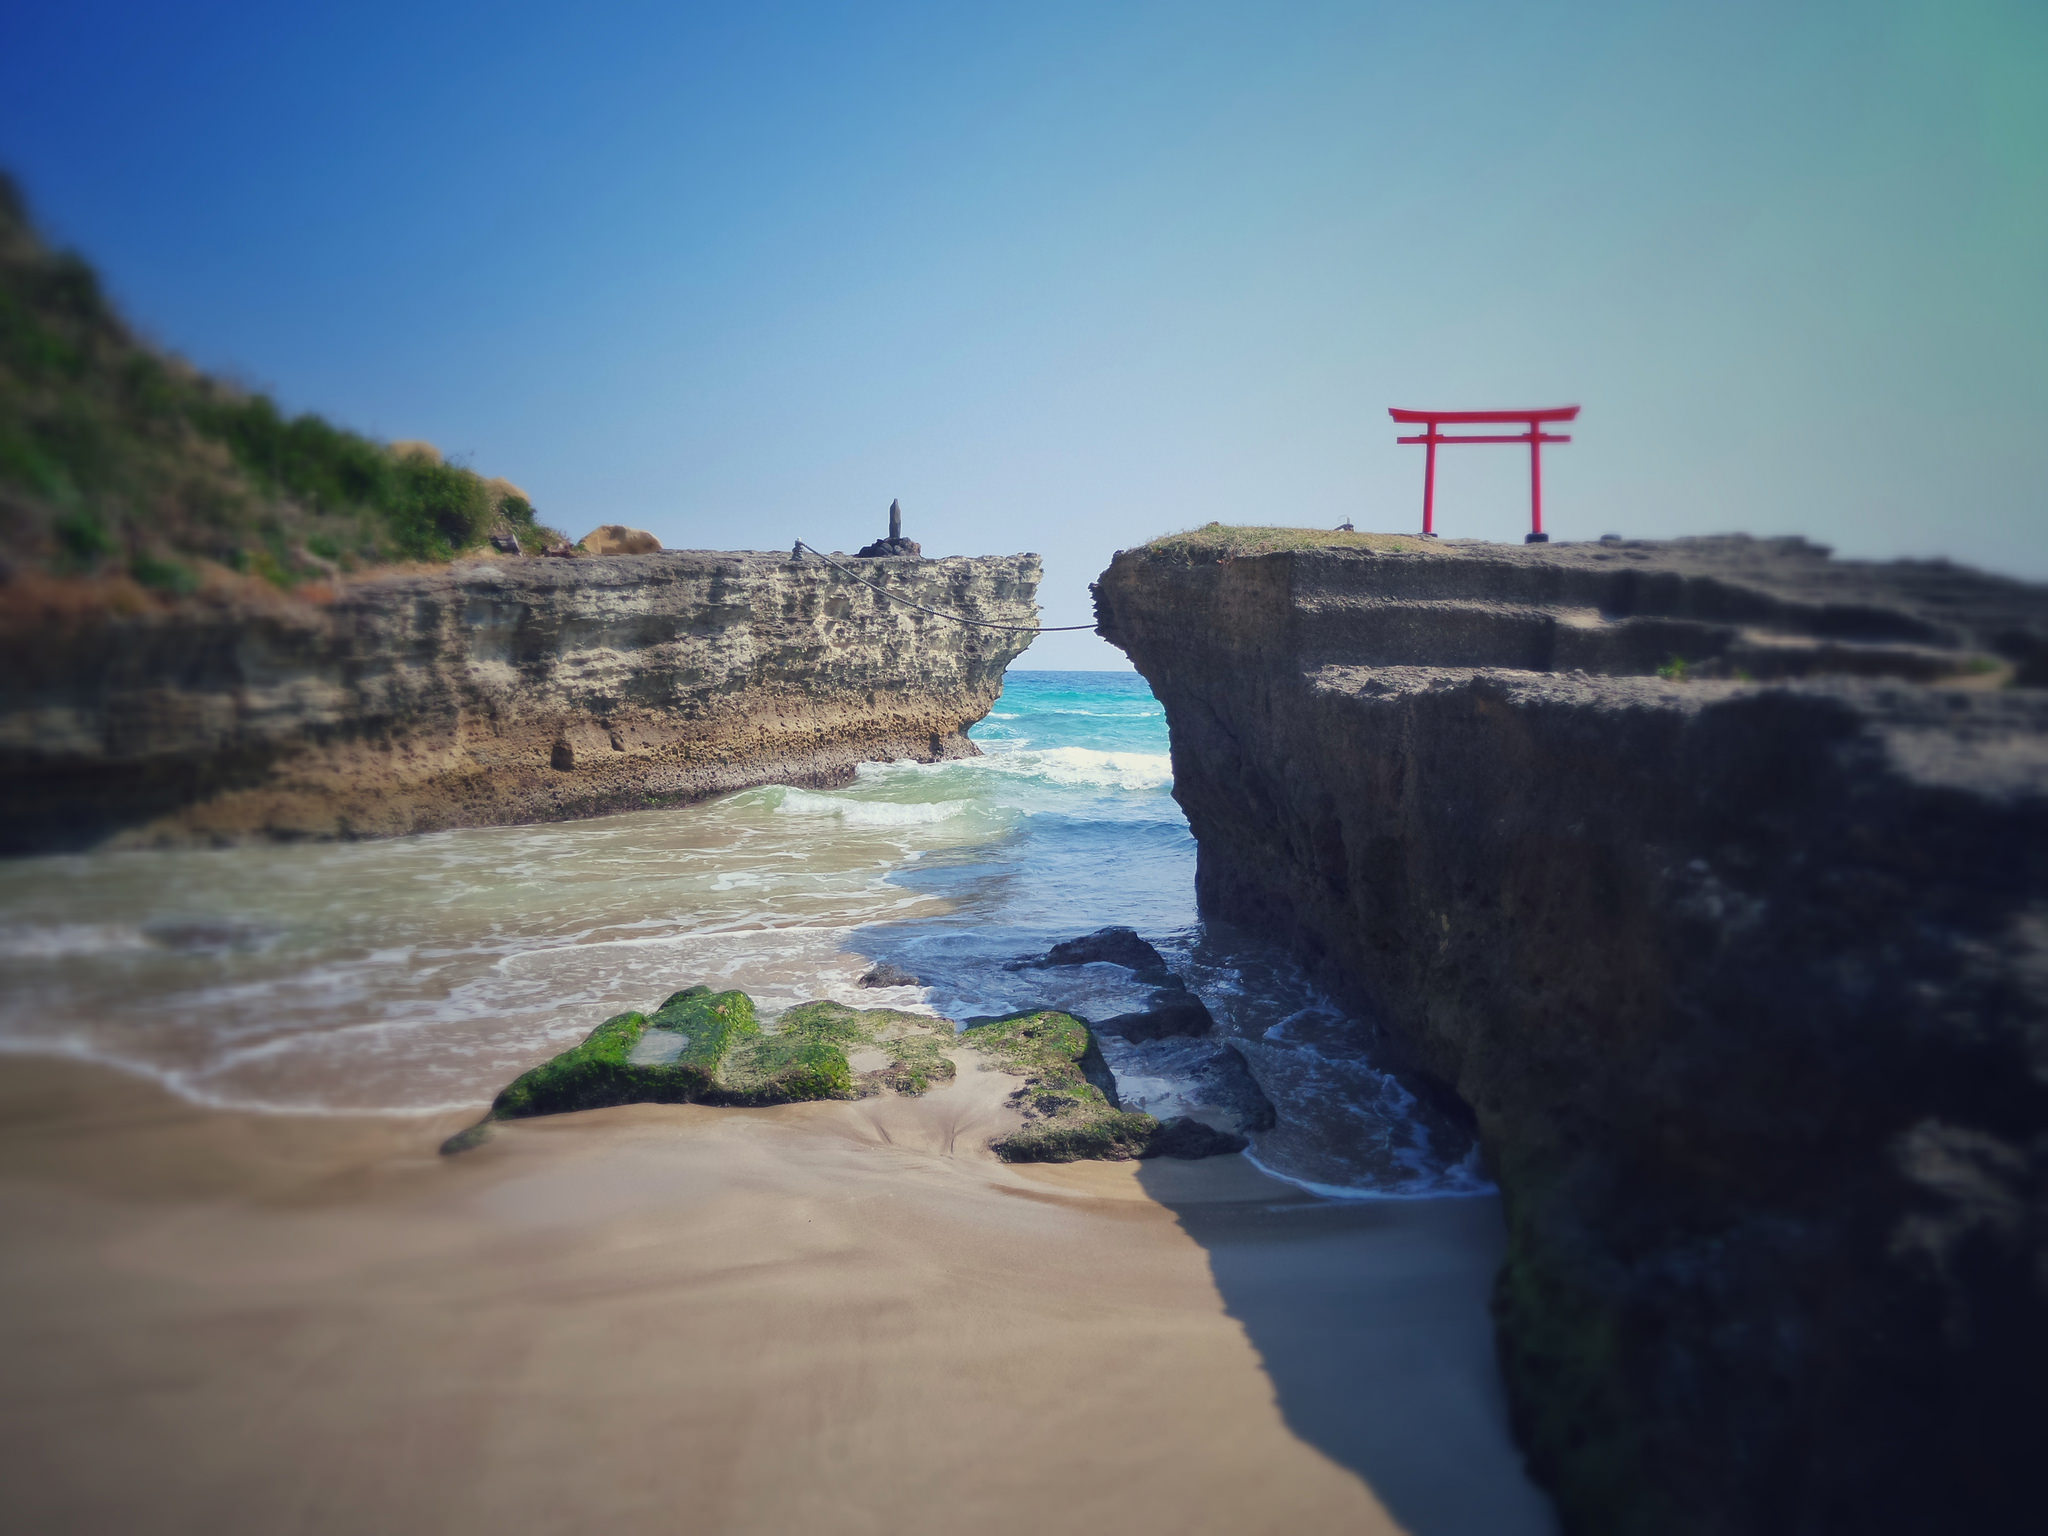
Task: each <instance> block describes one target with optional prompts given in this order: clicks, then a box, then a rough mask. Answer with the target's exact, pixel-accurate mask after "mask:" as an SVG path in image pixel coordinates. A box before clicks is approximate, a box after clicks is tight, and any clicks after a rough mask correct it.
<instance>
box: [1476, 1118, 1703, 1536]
mask: <svg viewBox="0 0 2048 1536" xmlns="http://www.w3.org/2000/svg"><path fill="white" fill-rule="evenodd" d="M1497 1171H1498V1174H1499V1177H1500V1183H1501V1187H1502V1190H1503V1191H1504V1192H1505V1193H1506V1194H1507V1196H1508V1200H1507V1207H1508V1250H1507V1257H1506V1259H1505V1261H1504V1262H1503V1263H1502V1265H1501V1269H1500V1273H1499V1275H1498V1277H1497V1278H1496V1280H1495V1282H1494V1294H1493V1315H1494V1322H1495V1325H1496V1329H1497V1341H1498V1350H1499V1357H1500V1364H1501V1376H1502V1379H1503V1381H1504V1382H1505V1384H1506V1386H1507V1389H1508V1401H1509V1407H1510V1412H1511V1414H1512V1417H1513V1420H1514V1427H1515V1437H1516V1439H1517V1440H1518V1441H1519V1442H1520V1443H1521V1445H1522V1447H1523V1451H1524V1454H1525V1456H1526V1457H1527V1459H1528V1463H1529V1470H1530V1472H1531V1473H1532V1474H1533V1475H1534V1476H1535V1478H1536V1480H1537V1481H1538V1482H1540V1483H1542V1484H1543V1485H1544V1486H1545V1487H1546V1488H1548V1489H1550V1490H1551V1492H1552V1493H1553V1494H1554V1495H1555V1496H1556V1498H1557V1501H1558V1504H1559V1506H1560V1507H1561V1508H1564V1509H1568V1510H1570V1511H1572V1512H1573V1516H1574V1521H1575V1527H1576V1528H1583V1529H1585V1530H1599V1531H1613V1532H1616V1533H1617V1536H1656V1533H1660V1532H1664V1531H1671V1530H1677V1529H1681V1528H1683V1527H1684V1526H1685V1523H1686V1522H1685V1521H1684V1520H1683V1519H1682V1518H1681V1512H1680V1511H1678V1510H1676V1509H1673V1508H1672V1507H1671V1506H1670V1502H1669V1500H1668V1498H1667V1497H1666V1496H1665V1494H1664V1493H1663V1492H1662V1490H1661V1489H1660V1488H1659V1487H1657V1486H1656V1484H1655V1483H1654V1481H1653V1480H1651V1479H1649V1478H1647V1477H1646V1476H1645V1473H1644V1468H1645V1466H1646V1464H1647V1460H1648V1458H1647V1456H1646V1454H1645V1450H1644V1447H1643V1445H1642V1443H1641V1432H1642V1426H1643V1424H1644V1422H1645V1416H1644V1414H1643V1412H1642V1411H1641V1409H1640V1407H1639V1405H1636V1404H1633V1403H1632V1402H1631V1401H1630V1398H1629V1392H1628V1387H1627V1382H1628V1375H1629V1373H1628V1370H1627V1361H1626V1358H1625V1357H1626V1355H1627V1349H1626V1347H1625V1339H1624V1332H1623V1323H1622V1320H1621V1317H1620V1315H1619V1313H1618V1312H1617V1310H1616V1308H1615V1306H1614V1304H1613V1302H1612V1301H1611V1300H1610V1299H1609V1298H1606V1297H1603V1296H1601V1295H1599V1294H1597V1293H1596V1292H1595V1291H1593V1290H1591V1289H1589V1288H1588V1287H1587V1286H1586V1284H1585V1283H1584V1274H1585V1270H1586V1265H1585V1263H1584V1262H1578V1263H1574V1262H1572V1260H1571V1258H1570V1257H1569V1255H1568V1254H1566V1253H1565V1252H1562V1251H1560V1250H1558V1249H1556V1248H1555V1247H1554V1246H1553V1245H1552V1244H1550V1243H1547V1242H1546V1241H1545V1239H1544V1237H1543V1235H1542V1234H1543V1231H1544V1229H1545V1228H1546V1226H1551V1225H1563V1226H1565V1227H1566V1229H1569V1224H1568V1223H1564V1224H1559V1223H1541V1222H1538V1221H1536V1220H1534V1219H1532V1213H1533V1211H1534V1210H1535V1209H1536V1208H1537V1207H1538V1206H1539V1205H1540V1204H1542V1203H1544V1202H1546V1201H1554V1200H1557V1199H1558V1198H1559V1197H1558V1196H1557V1195H1556V1193H1555V1191H1554V1181H1555V1179H1556V1178H1557V1173H1556V1171H1555V1170H1554V1169H1553V1168H1550V1167H1547V1166H1545V1164H1544V1163H1543V1162H1542V1161H1541V1160H1537V1159H1527V1158H1524V1159H1516V1158H1514V1157H1512V1156H1504V1157H1503V1160H1502V1161H1501V1164H1500V1167H1499V1169H1498V1170H1497Z"/></svg>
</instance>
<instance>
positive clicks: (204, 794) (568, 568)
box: [0, 551, 1039, 850]
mask: <svg viewBox="0 0 2048 1536" xmlns="http://www.w3.org/2000/svg"><path fill="white" fill-rule="evenodd" d="M863 574H864V575H867V576H868V577H869V578H870V579H871V580H874V581H876V582H878V583H880V584H881V585H883V586H885V587H886V588H888V589H889V590H890V591H893V592H900V593H902V594H903V595H904V596H905V597H908V598H910V599H912V600H914V601H917V602H921V603H924V604H926V605H928V606H930V607H934V608H939V609H943V610H945V611H947V612H953V613H961V614H965V615H968V616H970V617H977V618H982V619H987V620H990V621H993V622H998V623H1007V624H1021V625H1029V624H1031V623H1034V622H1035V617H1034V615H1035V611H1036V610H1035V608H1034V606H1033V596H1034V594H1035V591H1036V588H1037V583H1038V577H1039V564H1038V560H1037V557H1036V556H1032V555H1009V556H996V557H987V558H981V559H950V560H887V561H874V562H869V563H868V565H867V568H866V569H865V570H864V571H863ZM1029 638H1030V637H1029V636H1028V635H1023V634H1016V633H1010V632H1005V631H998V630H990V629H981V628H974V627H969V626H965V625H959V624H954V623H950V622H948V621H946V620H943V619H940V618H936V617H934V616H931V615H928V614H924V613H920V612H918V611H916V610H915V609H912V608H909V607H907V606H904V605H902V604H899V603H895V602H892V601H890V600H889V598H888V597H887V596H884V595H883V594H881V593H878V592H876V591H874V590H872V589H870V588H868V587H865V586H863V585H861V584H860V583H858V582H855V581H852V580H849V579H848V578H846V577H844V576H842V575H840V574H838V573H837V572H834V571H832V570H831V569H830V568H828V567H826V566H823V565H821V564H818V563H816V562H804V563H801V564H797V563H792V562H791V561H790V559H789V558H788V557H787V556H786V555H766V554H715V553H702V552H689V551H677V552H671V553H665V554H655V555H638V556H616V557H613V558H610V559H605V560H590V561H540V560H527V561H470V562H464V563H460V564H457V565H455V566H452V567H449V568H447V569H445V570H437V571H432V572H424V573H408V574H395V575H385V576H380V577H373V578H368V579H364V580H360V581H356V582H352V583H349V584H346V585H344V586H342V587H341V588H340V589H339V590H338V591H337V592H335V593H334V594H332V596H331V599H330V600H328V601H326V602H324V603H317V604H316V603H308V602H285V601H273V602H268V603H263V604H257V605H247V604H240V605H238V604H235V603H225V602H219V601H215V602H204V601H197V600H195V601H193V602H190V603H187V604H184V605H180V606H177V607H173V608H168V609H146V610H143V611H139V612H132V613H116V612H110V611H106V610H103V609H102V610H96V611H85V612H79V613H73V614H69V615H67V616H65V617H64V618H63V619H62V620H61V621H51V622H35V623H29V622H18V623H13V624H7V625H5V626H4V627H0V847H4V848H9V849H16V850H19V849H24V848H33V847H51V846H67V845H76V844H78V843H80V842H84V841H91V840H93V839H95V838H99V837H104V836H107V835H112V834H118V835H120V836H123V837H125V838H129V839H139V840H144V841H154V840H164V839H184V838H191V837H202V838H211V837H239V836H245V835H251V834H259V835H266V834H267V835H272V836H285V837H337V836H343V837H347V836H381V835H386V834H392V833H401V832H412V831H424V830H428V829H431V828H436V827H449V826H472V825H483V824H493V823H508V822H520V821H540V820H552V819H560V818H565V817H573V816H582V815H591V814H595V813H598V812H603V811H611V810H623V809H631V808H635V807H641V806H650V805H659V804H668V803H675V802H680V801H687V800H693V799H699V798H702V797H704V796H706V795H711V794H716V793H719V792H721V791H725V790H730V789H737V788H743V787H746V786H749V785H753V784H762V783H771V782H793V783H805V784H829V783H836V782H844V781H845V780H846V779H847V778H849V777H850V776H851V774H852V771H853V767H854V765H855V764H857V763H859V762H862V761H872V760H878V759H891V758H897V757H910V758H916V759H919V760H923V761H930V760H933V759H936V758H941V757H954V756H963V755H969V754H972V753H973V751H974V750H975V749H974V747H973V746H972V744H971V743H969V742H968V741H967V739H966V737H965V736H964V734H963V732H964V731H965V729H966V727H967V726H968V725H970V724H972V723H973V722H974V721H976V720H978V719H980V718H981V717H982V716H983V715H985V714H986V713H987V712H988V709H989V707H990V705H991V704H993V703H994V701H995V698H996V695H997V694H998V693H999V692H1000V691H1001V687H1002V675H1003V671H1004V668H1005V667H1007V666H1008V664H1009V663H1010V661H1011V660H1013V659H1014V658H1015V657H1016V656H1017V655H1018V654H1019V653H1020V652H1021V651H1022V650H1023V649H1024V647H1025V645H1026V644H1028V643H1029Z"/></svg>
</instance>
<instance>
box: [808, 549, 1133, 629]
mask: <svg viewBox="0 0 2048 1536" xmlns="http://www.w3.org/2000/svg"><path fill="white" fill-rule="evenodd" d="M807 549H808V550H810V552H811V553H812V554H814V555H816V556H817V557H818V558H819V559H820V560H822V561H824V562H825V563H826V564H827V565H829V566H831V567H832V569H833V570H835V571H838V572H839V573H840V574H841V575H843V576H851V577H853V579H854V580H855V581H857V582H859V583H860V584H861V585H862V586H864V587H874V588H875V590H876V591H877V592H879V593H881V594H882V596H884V597H886V598H888V599H889V600H890V601H891V602H894V603H901V604H903V606H904V607H906V608H915V609H916V610H917V611H918V612H919V613H928V614H931V615H932V616H933V617H934V618H939V619H951V620H952V621H953V622H954V623H955V624H973V625H976V626H978V627H980V628H982V629H1007V630H1009V631H1010V632H1011V633H1012V634H1016V635H1057V634H1060V633H1061V632H1063V631H1065V630H1069V629H1093V628H1094V627H1095V626H1094V625H1093V624H991V623H990V622H989V621H988V620H987V619H970V618H968V617H967V615H965V614H964V613H947V612H945V611H944V610H943V609H940V608H927V607H926V606H925V605H924V604H923V603H913V602H912V601H911V600H910V599H909V598H907V597H898V596H897V595H896V594H895V593H894V592H891V591H890V590H889V589H888V588H887V587H881V586H875V583H874V582H872V581H869V580H868V579H867V577H865V576H862V575H860V574H859V573H858V572H855V571H849V570H847V568H846V567H845V566H843V565H841V564H840V563H839V562H838V561H837V560H834V559H833V558H832V557H831V556H830V555H828V554H825V553H823V552H822V551H820V550H819V549H817V548H816V547H815V546H813V545H810V544H806V543H805V542H804V541H803V540H802V539H798V540H797V541H796V547H795V548H793V549H792V550H790V552H789V557H790V558H791V559H792V560H801V559H802V558H803V553H804V551H805V550H807Z"/></svg>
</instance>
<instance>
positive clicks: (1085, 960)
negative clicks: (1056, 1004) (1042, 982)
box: [1013, 928, 1166, 975]
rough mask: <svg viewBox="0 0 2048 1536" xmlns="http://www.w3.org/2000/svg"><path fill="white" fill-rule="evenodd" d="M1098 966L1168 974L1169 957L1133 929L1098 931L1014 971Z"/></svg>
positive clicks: (1023, 964) (1047, 953) (1050, 950)
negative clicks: (1064, 966) (1113, 966)
mask: <svg viewBox="0 0 2048 1536" xmlns="http://www.w3.org/2000/svg"><path fill="white" fill-rule="evenodd" d="M1097 964H1106V965H1121V966H1123V967H1124V968H1125V969H1127V970H1132V971H1137V972H1138V973H1139V974H1141V975H1145V974H1151V973H1154V972H1160V973H1164V972H1165V971H1166V957H1165V956H1164V955H1162V954H1160V953H1159V951H1158V950H1156V949H1154V948H1153V947H1152V946H1151V945H1150V944H1147V943H1146V942H1145V941H1144V940H1143V939H1141V938H1139V937H1138V933H1137V930H1136V929H1134V928H1098V929H1096V930H1095V932H1093V933H1090V934H1085V935H1083V936H1082V937H1081V938H1078V939H1068V940H1067V941H1066V942H1065V943H1062V944H1055V945H1053V947H1052V948H1051V949H1049V950H1047V951H1046V952H1045V953H1044V954H1043V955H1041V956H1040V957H1039V958H1038V959H1036V960H1021V961H1019V962H1018V963H1017V964H1016V966H1014V967H1013V969H1016V970H1027V969H1033V968H1036V967H1039V966H1053V965H1097Z"/></svg>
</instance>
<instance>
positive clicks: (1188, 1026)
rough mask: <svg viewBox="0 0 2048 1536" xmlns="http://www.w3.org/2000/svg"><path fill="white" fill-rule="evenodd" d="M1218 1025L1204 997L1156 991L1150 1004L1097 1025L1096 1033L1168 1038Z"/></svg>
mask: <svg viewBox="0 0 2048 1536" xmlns="http://www.w3.org/2000/svg"><path fill="white" fill-rule="evenodd" d="M1141 942H1142V941H1141ZM1146 947H1147V948H1150V947H1151V946H1149V945H1147V946H1146ZM1215 1028H1216V1021H1215V1020H1214V1019H1213V1018H1211V1017H1210V1016H1209V1010H1208V1008H1207V1007H1206V1006H1204V1004H1203V1002H1202V1000H1201V999H1200V998H1199V997H1197V996H1195V994H1194V993H1192V992H1185V991H1174V992H1156V993H1154V994H1153V996H1152V1006H1151V1007H1150V1008H1144V1009H1140V1010H1138V1011H1136V1012H1134V1013H1120V1014H1118V1015H1117V1016H1116V1017H1115V1018H1113V1019H1104V1020H1103V1021H1102V1022H1101V1023H1099V1024H1097V1025H1096V1026H1095V1030H1096V1033H1098V1034H1103V1035H1115V1036H1116V1037H1117V1038H1118V1039H1121V1040H1164V1039H1166V1038H1168V1037H1169V1036H1173V1035H1188V1036H1197V1035H1206V1034H1211V1033H1213V1032H1214V1031H1215Z"/></svg>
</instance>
